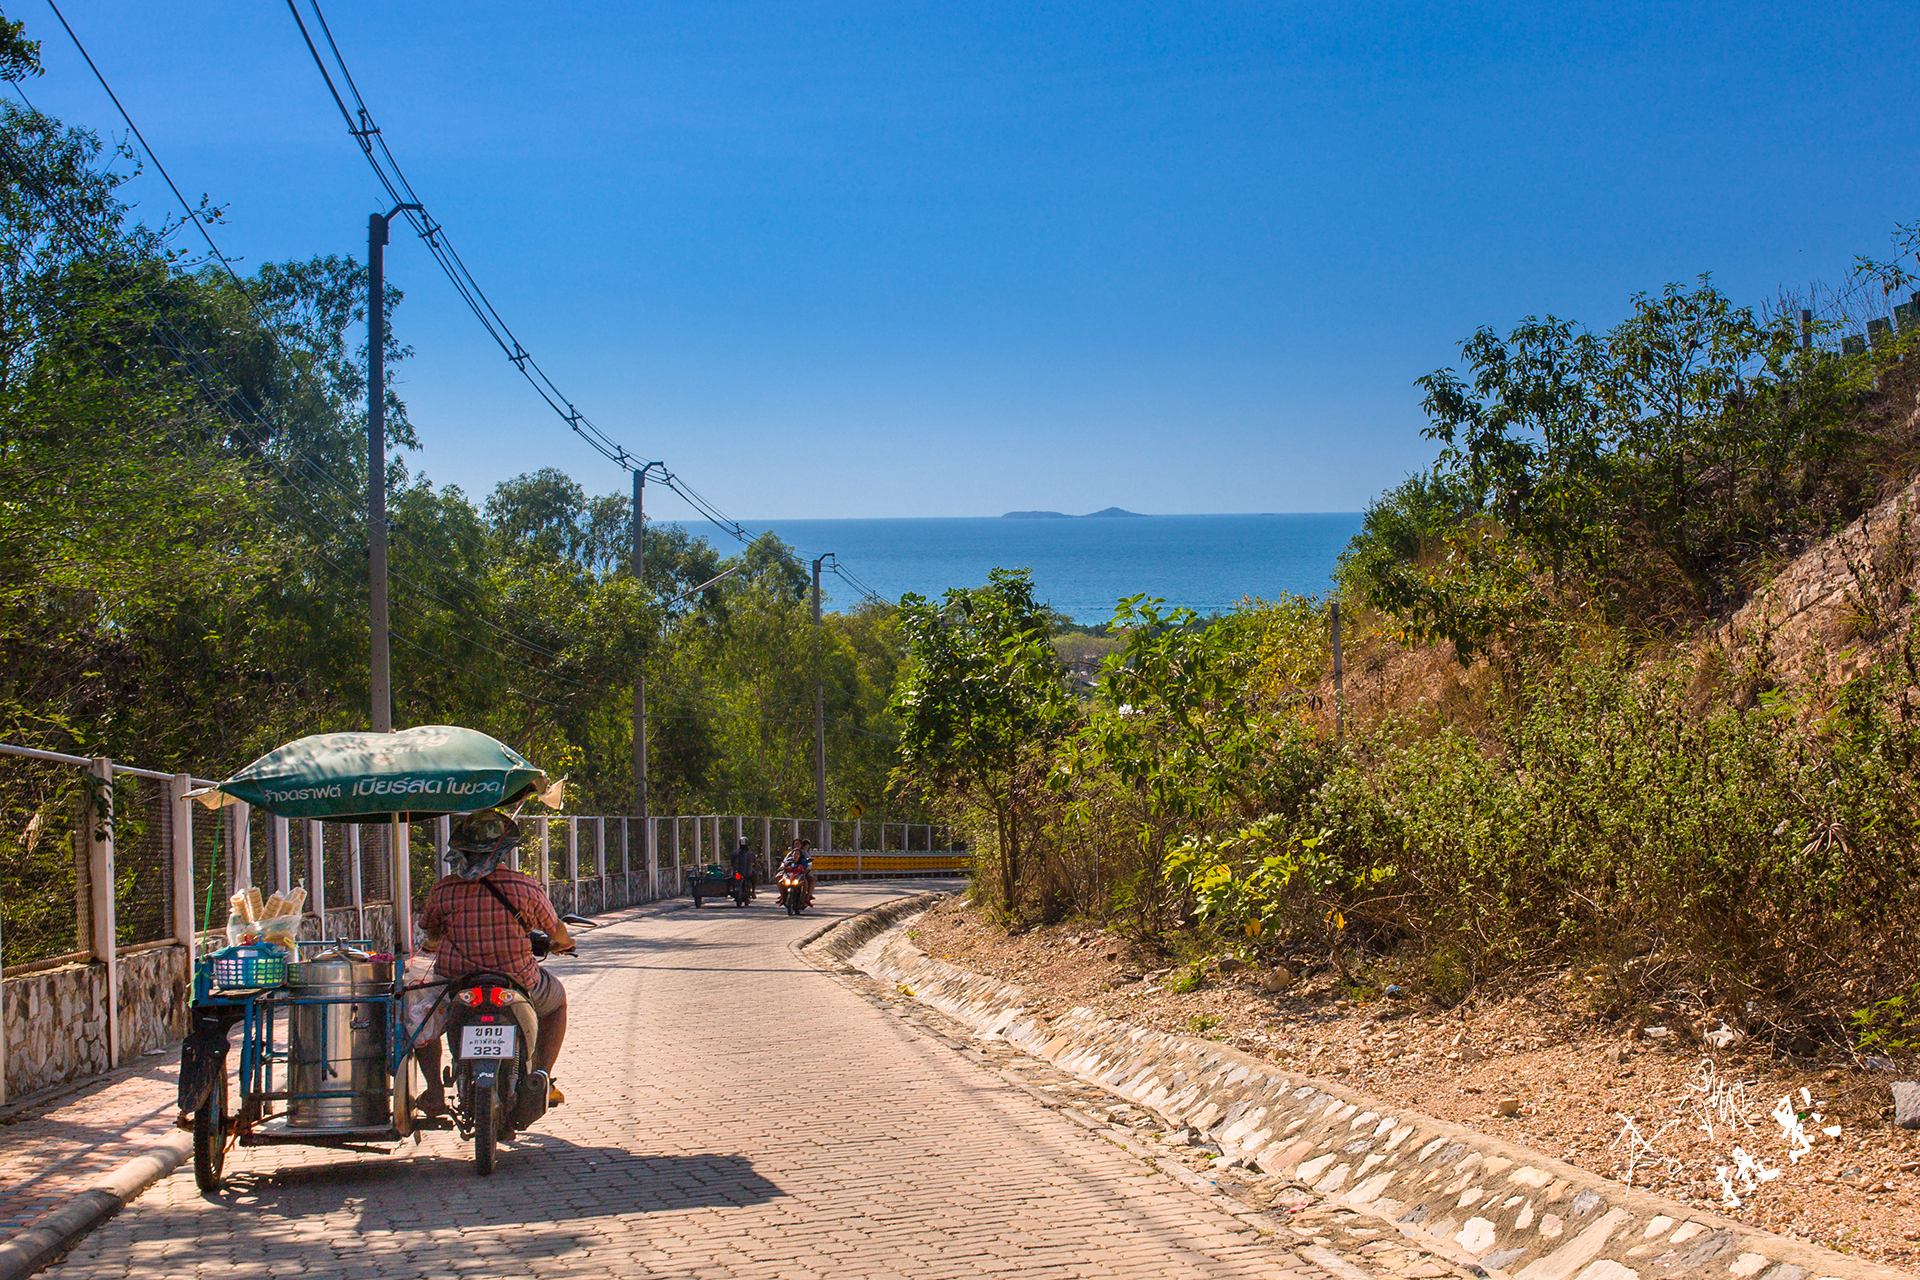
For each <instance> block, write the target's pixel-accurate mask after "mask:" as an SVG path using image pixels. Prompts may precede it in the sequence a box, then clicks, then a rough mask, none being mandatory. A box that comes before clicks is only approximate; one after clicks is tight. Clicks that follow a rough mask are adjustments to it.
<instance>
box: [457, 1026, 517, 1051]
mask: <svg viewBox="0 0 1920 1280" xmlns="http://www.w3.org/2000/svg"><path fill="white" fill-rule="evenodd" d="M519 1031H520V1029H519V1028H518V1027H515V1026H510V1025H508V1024H506V1023H500V1024H492V1023H488V1024H484V1025H480V1026H467V1027H462V1028H461V1029H460V1056H461V1057H463V1058H511V1057H512V1056H513V1046H514V1038H515V1037H516V1036H517V1035H518V1034H519Z"/></svg>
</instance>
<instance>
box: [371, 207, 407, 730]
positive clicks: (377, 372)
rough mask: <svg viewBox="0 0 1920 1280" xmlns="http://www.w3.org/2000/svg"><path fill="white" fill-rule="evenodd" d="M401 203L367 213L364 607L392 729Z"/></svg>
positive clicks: (377, 701)
mask: <svg viewBox="0 0 1920 1280" xmlns="http://www.w3.org/2000/svg"><path fill="white" fill-rule="evenodd" d="M403 209H413V210H419V209H420V206H419V205H417V204H397V205H395V206H394V207H393V208H392V209H390V210H389V211H388V212H387V213H386V214H385V215H384V216H382V215H380V214H377V213H373V214H368V215H367V609H368V615H369V618H370V620H371V622H372V632H373V653H372V668H371V679H370V680H369V681H368V692H369V694H370V695H371V697H370V701H371V702H372V704H373V705H372V707H371V713H372V714H371V719H372V722H373V731H374V732H375V733H392V732H393V668H392V666H391V665H390V663H389V661H388V657H387V281H386V272H387V255H386V246H387V224H388V223H389V222H391V221H393V215H394V214H396V213H399V212H400V211H401V210H403Z"/></svg>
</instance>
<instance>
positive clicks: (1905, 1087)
mask: <svg viewBox="0 0 1920 1280" xmlns="http://www.w3.org/2000/svg"><path fill="white" fill-rule="evenodd" d="M1893 1122H1894V1124H1896V1125H1898V1126H1899V1127H1900V1128H1902V1129H1920V1084H1916V1083H1914V1082H1913V1081H1911V1080H1901V1081H1898V1082H1896V1083H1895V1084H1894V1086H1893Z"/></svg>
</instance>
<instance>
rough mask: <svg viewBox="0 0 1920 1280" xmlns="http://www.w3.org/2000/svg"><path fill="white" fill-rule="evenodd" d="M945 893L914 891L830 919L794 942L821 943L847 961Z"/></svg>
mask: <svg viewBox="0 0 1920 1280" xmlns="http://www.w3.org/2000/svg"><path fill="white" fill-rule="evenodd" d="M946 896H947V895H946V894H944V893H912V894H908V895H906V896H905V897H901V898H894V899H892V900H891V901H888V902H883V903H881V904H880V905H879V906H877V907H869V908H868V909H867V910H865V911H862V912H860V913H859V914H858V915H852V916H843V917H841V918H840V919H838V920H829V921H828V922H827V923H826V924H823V925H821V926H820V927H819V928H818V929H815V930H814V931H813V932H812V933H809V934H808V935H807V936H806V937H804V938H801V939H799V940H798V941H797V942H795V943H793V948H794V949H795V950H796V951H799V950H804V949H806V948H808V947H811V946H813V945H814V944H816V943H818V944H819V946H820V950H822V951H824V952H826V953H827V954H828V955H829V956H832V957H833V958H834V959H835V960H838V961H841V962H845V960H846V959H847V957H848V956H851V955H852V954H853V953H854V952H856V951H858V950H859V949H860V948H861V947H862V946H864V945H866V943H867V942H868V941H869V940H871V939H873V938H875V937H878V936H879V935H880V934H882V933H885V932H886V931H887V930H888V929H891V928H892V927H893V926H894V925H895V924H897V923H899V922H900V921H901V920H904V919H905V918H906V917H908V916H917V915H919V914H920V913H921V912H923V911H925V910H926V909H927V908H928V907H931V906H932V905H933V904H934V903H936V902H939V901H940V900H941V899H942V898H945V897H946ZM829 935H831V936H829Z"/></svg>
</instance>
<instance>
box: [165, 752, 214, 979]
mask: <svg viewBox="0 0 1920 1280" xmlns="http://www.w3.org/2000/svg"><path fill="white" fill-rule="evenodd" d="M191 790H193V775H192V774H190V773H176V774H174V775H173V779H172V781H170V782H168V783H167V805H168V816H169V819H170V820H169V822H168V824H167V825H168V827H169V828H170V829H171V831H172V835H173V848H172V850H171V852H172V854H173V937H174V940H175V941H176V942H178V943H179V944H180V945H181V946H183V947H185V948H186V949H187V974H188V978H189V980H191V978H192V974H193V904H194V894H193V801H191V800H189V799H187V792H189V791H191ZM207 927H208V928H212V927H213V926H212V925H211V924H209V925H208V926H207Z"/></svg>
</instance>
